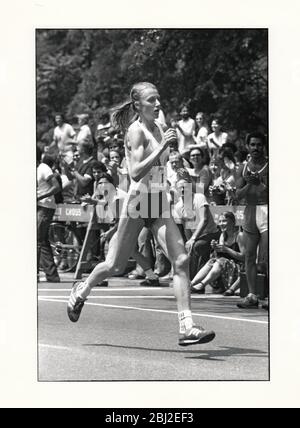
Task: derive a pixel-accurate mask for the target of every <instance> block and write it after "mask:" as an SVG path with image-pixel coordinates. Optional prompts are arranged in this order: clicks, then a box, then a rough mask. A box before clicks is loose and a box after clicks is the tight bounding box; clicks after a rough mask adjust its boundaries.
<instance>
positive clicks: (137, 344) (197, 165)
mask: <svg viewBox="0 0 300 428" xmlns="http://www.w3.org/2000/svg"><path fill="white" fill-rule="evenodd" d="M36 112H37V117H36V125H37V256H38V257H37V259H38V266H37V267H38V273H37V274H38V347H39V353H38V372H39V381H71V380H72V381H145V380H147V381H151V380H152V381H154V380H155V381H180V380H182V381H184V380H198V381H201V380H207V381H210V380H214V381H220V380H224V381H232V380H240V381H241V380H253V381H255V380H256V381H268V380H269V320H268V310H269V303H268V296H269V276H268V253H269V248H268V229H269V228H268V197H269V191H268V186H269V184H268V182H269V180H268V165H269V156H268V30H267V29H264V28H262V29H260V28H258V29H256V28H252V29H222V28H220V29H157V28H152V29H37V30H36ZM58 332H59V334H58ZM233 332H234V333H233ZM192 345H194V346H192Z"/></svg>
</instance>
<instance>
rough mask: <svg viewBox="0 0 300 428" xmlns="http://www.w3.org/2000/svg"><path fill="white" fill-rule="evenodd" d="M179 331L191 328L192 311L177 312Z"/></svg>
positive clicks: (182, 331)
mask: <svg viewBox="0 0 300 428" xmlns="http://www.w3.org/2000/svg"><path fill="white" fill-rule="evenodd" d="M178 320H179V333H184V332H185V331H186V330H187V329H189V328H192V327H193V325H194V323H193V319H192V312H191V311H190V310H187V311H181V312H179V313H178Z"/></svg>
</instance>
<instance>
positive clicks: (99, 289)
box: [38, 287, 171, 293]
mask: <svg viewBox="0 0 300 428" xmlns="http://www.w3.org/2000/svg"><path fill="white" fill-rule="evenodd" d="M164 288H169V287H138V288H137V287H135V288H130V287H125V288H117V287H116V288H114V287H113V288H112V287H109V288H107V287H103V288H100V287H99V288H98V287H95V288H93V293H94V292H95V291H109V292H110V291H145V290H163V289H164ZM170 288H171V287H170ZM71 289H72V287H70V288H39V289H38V291H71Z"/></svg>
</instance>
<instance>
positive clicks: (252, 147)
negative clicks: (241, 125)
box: [236, 132, 268, 309]
mask: <svg viewBox="0 0 300 428" xmlns="http://www.w3.org/2000/svg"><path fill="white" fill-rule="evenodd" d="M246 144H247V148H248V151H249V154H250V159H249V160H248V162H247V163H246V164H243V165H241V166H240V167H239V170H238V172H237V181H236V186H237V192H236V195H237V198H238V199H239V200H243V201H244V202H245V205H246V208H245V212H244V224H243V232H244V239H245V269H246V277H247V282H248V288H249V294H248V295H247V296H246V297H245V298H244V299H242V300H241V301H240V302H239V303H238V304H237V306H238V307H239V308H241V309H250V308H257V307H258V298H257V295H256V275H257V262H256V260H257V250H258V247H259V250H260V256H261V260H260V261H261V262H263V263H264V264H265V266H266V269H267V267H268V263H267V262H268V161H267V159H266V158H265V156H264V146H265V145H266V139H265V136H264V135H263V134H261V133H259V132H254V133H251V134H249V135H248V137H247V140H246ZM265 309H266V307H265Z"/></svg>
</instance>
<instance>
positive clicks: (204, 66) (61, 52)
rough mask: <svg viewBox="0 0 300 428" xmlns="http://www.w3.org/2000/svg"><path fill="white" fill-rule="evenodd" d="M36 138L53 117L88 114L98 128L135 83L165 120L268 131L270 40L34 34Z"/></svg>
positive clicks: (263, 34) (181, 33)
mask: <svg viewBox="0 0 300 428" xmlns="http://www.w3.org/2000/svg"><path fill="white" fill-rule="evenodd" d="M36 39H37V43H36V48H37V50H36V52H37V85H36V87H37V136H38V139H41V138H44V139H49V132H48V134H47V131H49V129H50V128H51V127H53V115H54V113H55V112H56V111H62V112H63V113H65V114H66V116H67V117H68V118H69V120H71V118H72V117H73V116H74V115H75V114H78V113H82V112H88V113H90V114H91V116H92V117H93V120H94V123H97V122H98V121H99V119H100V117H101V115H102V114H103V113H104V112H105V111H106V110H107V109H109V108H111V107H113V106H114V105H116V104H118V103H119V102H122V101H123V100H124V99H126V98H127V97H128V93H129V90H130V87H131V85H132V84H133V83H134V82H136V81H150V82H153V83H154V84H156V85H157V87H158V89H159V91H160V93H161V97H162V103H163V109H164V112H165V113H166V114H167V116H168V115H171V114H174V113H175V112H178V110H179V108H180V105H181V103H182V102H187V103H188V104H189V105H190V110H191V113H192V114H193V115H194V114H196V112H197V111H204V112H206V113H207V114H208V115H210V116H211V117H212V116H213V115H214V114H215V113H219V114H220V115H221V116H222V118H223V125H224V127H225V128H226V127H236V128H238V129H240V130H241V131H244V132H247V131H250V130H252V129H254V128H257V127H259V128H261V129H262V130H263V131H267V122H268V108H267V107H268V103H267V101H268V98H267V97H268V59H267V58H268V57H267V47H268V34H267V30H264V29H203V30H202V29H201V30H196V29H195V30H194V29H189V30H186V29H176V30H171V29H170V30H169V29H144V30H139V29H132V30H125V29H118V30H104V29H101V30H38V31H37V33H36Z"/></svg>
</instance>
